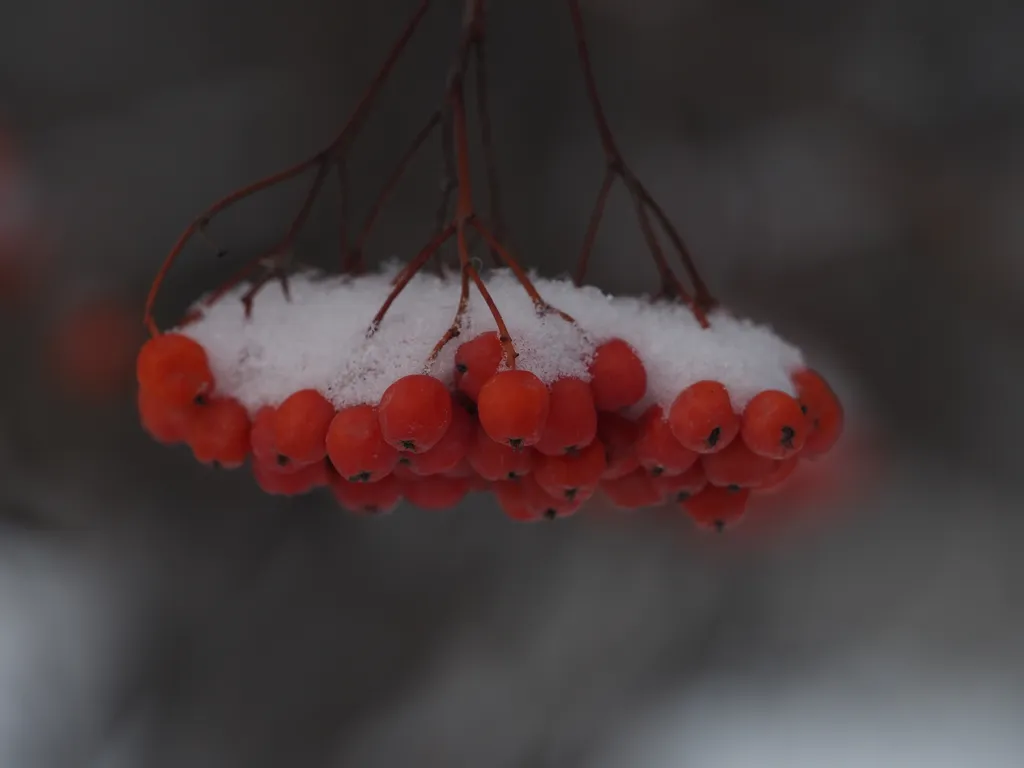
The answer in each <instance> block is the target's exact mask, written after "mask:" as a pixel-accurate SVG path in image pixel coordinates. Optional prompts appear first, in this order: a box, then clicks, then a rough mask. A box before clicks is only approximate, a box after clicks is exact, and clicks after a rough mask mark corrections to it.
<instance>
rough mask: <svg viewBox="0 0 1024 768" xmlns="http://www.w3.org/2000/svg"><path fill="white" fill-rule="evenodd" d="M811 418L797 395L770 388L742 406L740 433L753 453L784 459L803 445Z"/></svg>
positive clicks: (797, 451)
mask: <svg viewBox="0 0 1024 768" xmlns="http://www.w3.org/2000/svg"><path fill="white" fill-rule="evenodd" d="M808 424H809V420H808V419H807V417H806V416H805V415H804V413H803V410H801V408H800V403H798V402H797V401H796V400H795V399H794V398H792V397H790V396H789V395H787V394H786V393H785V392H780V391H779V390H776V389H768V390H765V391H764V392H759V393H758V394H757V395H755V396H754V398H753V399H752V400H751V401H750V402H749V403H747V407H746V408H744V409H743V421H742V427H741V428H740V434H741V435H742V436H743V442H744V443H746V444H747V447H748V448H749V449H750V450H752V451H753V452H754V453H756V454H758V455H760V456H767V457H768V458H771V459H785V458H786V457H787V456H791V455H795V454H797V453H799V452H800V449H801V448H803V447H804V441H805V440H806V439H807V432H808Z"/></svg>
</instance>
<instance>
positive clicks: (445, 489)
mask: <svg viewBox="0 0 1024 768" xmlns="http://www.w3.org/2000/svg"><path fill="white" fill-rule="evenodd" d="M469 490H470V484H469V480H467V479H465V478H459V477H445V476H444V475H431V476H430V477H421V478H419V479H417V480H405V481H402V495H403V496H405V499H406V501H408V502H409V503H410V504H412V505H414V506H417V507H419V508H420V509H427V510H438V511H440V510H445V509H451V508H452V507H454V506H456V505H457V504H458V503H459V502H460V501H462V500H463V498H465V496H466V494H467V493H469Z"/></svg>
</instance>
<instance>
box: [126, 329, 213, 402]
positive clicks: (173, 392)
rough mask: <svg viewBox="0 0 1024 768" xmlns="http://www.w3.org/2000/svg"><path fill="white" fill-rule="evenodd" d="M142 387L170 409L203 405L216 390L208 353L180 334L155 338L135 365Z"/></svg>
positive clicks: (140, 353)
mask: <svg viewBox="0 0 1024 768" xmlns="http://www.w3.org/2000/svg"><path fill="white" fill-rule="evenodd" d="M135 375H136V378H137V379H138V382H139V386H140V387H142V389H145V390H146V391H148V392H149V393H150V394H151V395H152V396H153V397H154V398H156V399H158V400H162V401H163V402H165V403H166V404H167V405H169V406H177V407H182V408H183V407H185V406H188V405H192V404H194V403H202V402H204V401H205V400H206V398H207V397H208V396H209V394H210V393H211V392H212V390H213V374H212V373H211V372H210V364H209V361H208V360H207V358H206V350H204V349H203V348H202V346H200V345H199V344H198V343H197V342H196V341H194V340H192V339H190V338H188V337H187V336H182V335H181V334H180V333H164V334H161V335H159V336H155V337H153V338H151V339H149V341H147V342H146V343H145V344H143V345H142V349H141V350H139V356H138V358H137V359H136V361H135Z"/></svg>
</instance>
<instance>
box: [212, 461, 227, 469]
mask: <svg viewBox="0 0 1024 768" xmlns="http://www.w3.org/2000/svg"><path fill="white" fill-rule="evenodd" d="M210 466H211V467H213V468H214V469H224V465H223V464H221V463H220V462H219V461H217V460H216V459H214V460H213V461H211V462H210Z"/></svg>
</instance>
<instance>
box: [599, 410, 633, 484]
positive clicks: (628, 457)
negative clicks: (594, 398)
mask: <svg viewBox="0 0 1024 768" xmlns="http://www.w3.org/2000/svg"><path fill="white" fill-rule="evenodd" d="M639 436H640V427H638V426H637V424H636V422H634V421H631V420H630V419H627V418H626V417H625V416H620V415H619V414H617V413H602V414H600V415H599V416H598V417H597V439H598V440H600V441H601V443H602V444H603V445H604V454H605V470H604V473H603V474H602V475H601V477H602V478H604V479H605V480H614V479H616V478H618V477H624V476H626V475H628V474H629V473H630V472H632V471H634V470H635V469H636V468H637V467H639V466H640V462H639V461H638V460H637V458H636V441H637V438H638V437H639Z"/></svg>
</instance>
